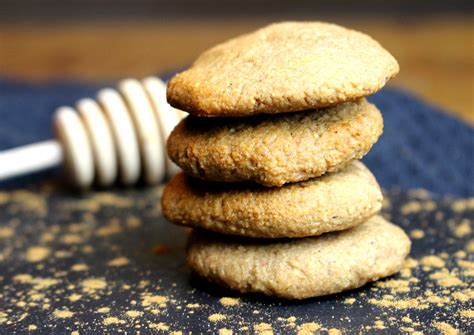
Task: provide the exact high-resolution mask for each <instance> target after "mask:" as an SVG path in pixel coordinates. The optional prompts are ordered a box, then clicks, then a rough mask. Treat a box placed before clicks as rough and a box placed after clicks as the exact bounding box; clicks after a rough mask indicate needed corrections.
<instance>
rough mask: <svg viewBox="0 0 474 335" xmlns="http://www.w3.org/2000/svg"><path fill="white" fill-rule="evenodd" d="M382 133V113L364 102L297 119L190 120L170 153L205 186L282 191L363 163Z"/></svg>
mask: <svg viewBox="0 0 474 335" xmlns="http://www.w3.org/2000/svg"><path fill="white" fill-rule="evenodd" d="M382 129H383V119H382V115H381V114H380V111H379V110H378V109H377V108H376V107H375V106H374V105H372V104H370V103H368V102H367V100H365V99H362V100H359V101H356V102H347V103H345V104H341V105H338V106H335V107H331V108H326V109H321V110H312V111H305V112H299V113H286V114H278V115H257V116H252V117H246V118H200V117H194V116H188V117H187V118H186V119H184V120H182V121H181V122H180V123H179V124H178V126H177V127H176V128H175V129H174V130H173V132H172V133H171V135H170V137H169V138H168V143H167V149H168V155H169V156H170V158H171V159H172V160H173V161H174V162H175V163H176V164H177V165H178V166H179V167H181V168H182V169H183V171H184V172H185V173H187V174H189V175H192V176H195V177H198V178H201V179H204V180H211V181H226V182H236V181H246V180H251V181H255V182H257V183H259V184H262V185H266V186H281V185H283V184H285V183H290V182H298V181H302V180H307V179H310V178H313V177H318V176H320V175H322V174H324V173H326V172H331V171H336V170H338V169H340V168H342V167H344V166H345V165H347V164H348V163H349V162H351V161H353V160H355V159H360V158H361V157H362V156H364V155H365V154H366V153H367V152H368V151H369V150H370V148H371V147H372V145H373V144H374V143H375V142H376V141H377V140H378V138H379V136H380V134H381V133H382Z"/></svg>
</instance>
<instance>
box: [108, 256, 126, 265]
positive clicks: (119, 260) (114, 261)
mask: <svg viewBox="0 0 474 335" xmlns="http://www.w3.org/2000/svg"><path fill="white" fill-rule="evenodd" d="M129 262H130V261H129V260H128V258H126V257H117V258H114V259H112V260H111V261H110V262H108V263H107V265H109V266H124V265H127V264H128V263H129Z"/></svg>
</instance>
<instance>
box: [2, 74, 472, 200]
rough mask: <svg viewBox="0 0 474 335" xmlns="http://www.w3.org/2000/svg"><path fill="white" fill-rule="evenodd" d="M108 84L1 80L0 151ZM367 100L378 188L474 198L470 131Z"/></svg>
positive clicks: (388, 99) (413, 100)
mask: <svg viewBox="0 0 474 335" xmlns="http://www.w3.org/2000/svg"><path fill="white" fill-rule="evenodd" d="M111 84H112V83H105V84H104V83H100V84H99V83H94V84H92V83H84V82H77V81H66V80H64V81H55V82H51V83H41V84H32V83H25V82H19V81H15V80H11V79H5V78H3V79H2V78H0V150H4V149H8V148H12V147H15V146H19V145H24V144H28V143H33V142H37V141H41V140H46V139H49V138H51V137H52V136H53V135H52V127H51V119H52V114H53V113H54V110H55V109H56V108H57V107H58V106H61V105H74V103H75V102H76V101H77V100H78V99H80V98H83V97H94V95H95V92H97V90H98V89H99V88H102V87H104V86H107V85H108V86H111ZM369 100H370V101H371V102H373V103H375V104H376V105H377V106H378V108H379V109H380V110H381V111H382V114H383V117H384V123H385V127H384V134H383V136H382V137H381V138H380V140H379V142H378V143H377V144H376V145H375V146H374V147H373V149H372V150H371V151H370V153H369V154H368V155H367V156H366V157H365V158H364V159H363V160H364V162H365V163H366V164H367V165H368V166H369V168H370V169H371V170H372V171H373V173H374V175H375V176H376V177H377V179H378V181H379V183H380V184H381V185H382V187H385V188H392V187H399V188H401V189H408V188H424V189H427V190H429V191H431V192H433V193H435V194H439V195H444V194H452V195H455V196H461V197H468V196H474V129H473V128H472V127H470V126H469V125H467V124H466V123H464V122H462V121H460V120H458V119H456V118H453V117H451V116H449V115H447V114H446V113H444V112H443V111H442V110H440V109H439V108H437V107H435V106H432V105H430V104H427V103H426V102H423V101H422V100H420V99H419V98H417V97H415V96H413V95H411V94H409V93H407V92H404V91H401V90H399V89H394V88H384V89H383V90H381V91H380V92H378V93H376V94H374V95H373V96H371V97H369ZM40 177H44V175H43V174H40ZM37 179H38V176H35V177H34V178H33V177H29V178H17V179H14V180H10V181H8V182H6V183H5V182H4V183H3V184H2V186H8V187H18V186H24V185H25V184H28V183H30V182H33V181H37Z"/></svg>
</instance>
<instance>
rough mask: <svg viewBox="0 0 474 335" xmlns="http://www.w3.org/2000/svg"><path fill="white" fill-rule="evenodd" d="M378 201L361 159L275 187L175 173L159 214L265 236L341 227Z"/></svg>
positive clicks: (223, 230) (317, 232)
mask: <svg viewBox="0 0 474 335" xmlns="http://www.w3.org/2000/svg"><path fill="white" fill-rule="evenodd" d="M381 207H382V192H381V190H380V187H379V185H378V184H377V181H376V180H375V178H374V176H373V175H372V174H371V173H370V171H369V170H368V169H367V167H365V165H364V164H362V163H361V162H353V163H351V164H349V166H347V167H346V168H344V169H342V170H340V171H338V172H336V173H330V174H327V175H324V176H322V177H321V178H314V179H310V180H307V181H304V182H300V183H292V184H288V185H284V186H283V187H280V188H275V187H273V188H268V187H264V186H261V185H257V184H253V183H245V184H230V183H209V182H202V181H200V180H197V179H195V178H192V177H188V176H186V175H185V174H184V173H181V174H179V175H177V176H175V177H174V178H173V179H172V180H171V181H170V183H169V184H168V185H167V186H166V188H165V190H164V193H163V198H162V209H163V214H164V215H165V217H166V218H167V219H168V220H169V221H171V222H173V223H175V224H180V225H184V226H190V227H198V228H204V229H208V230H213V231H216V232H220V233H225V234H233V235H243V236H250V237H265V238H278V237H304V236H316V235H320V234H323V233H326V232H330V231H336V230H343V229H347V228H350V227H353V226H356V225H358V224H361V223H363V222H365V221H366V220H367V219H369V218H370V217H371V216H373V215H375V214H376V213H377V212H378V211H379V210H380V209H381Z"/></svg>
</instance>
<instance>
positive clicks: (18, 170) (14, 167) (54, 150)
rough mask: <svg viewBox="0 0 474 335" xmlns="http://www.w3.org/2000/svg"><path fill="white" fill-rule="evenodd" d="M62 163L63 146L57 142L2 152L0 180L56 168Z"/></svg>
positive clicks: (35, 144) (47, 142)
mask: <svg viewBox="0 0 474 335" xmlns="http://www.w3.org/2000/svg"><path fill="white" fill-rule="evenodd" d="M62 161H63V152H62V149H61V145H60V144H59V143H58V142H57V141H55V140H48V141H43V142H38V143H33V144H28V145H25V146H22V147H18V148H14V149H9V150H5V151H0V180H5V179H8V178H12V177H16V176H21V175H24V174H28V173H32V172H37V171H40V170H44V169H47V168H50V167H54V166H57V165H60V164H61V163H62Z"/></svg>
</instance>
